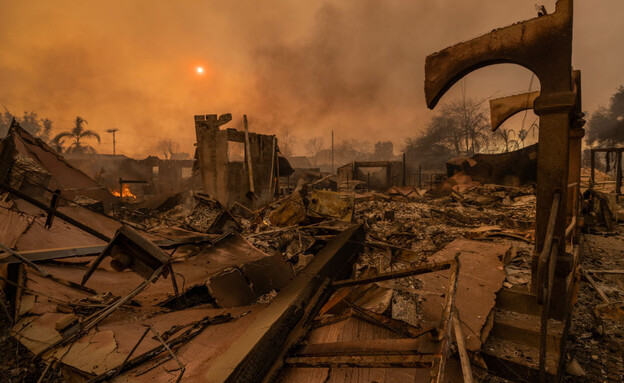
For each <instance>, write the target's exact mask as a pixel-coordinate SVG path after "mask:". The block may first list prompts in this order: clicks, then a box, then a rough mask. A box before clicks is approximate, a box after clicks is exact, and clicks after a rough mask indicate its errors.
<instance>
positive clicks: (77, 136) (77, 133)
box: [52, 116, 100, 153]
mask: <svg viewBox="0 0 624 383" xmlns="http://www.w3.org/2000/svg"><path fill="white" fill-rule="evenodd" d="M83 123H84V124H87V121H86V120H84V119H83V118H82V117H80V116H76V122H75V123H74V128H73V129H72V130H71V131H68V132H67V131H66V132H61V133H59V134H57V135H56V136H55V137H54V138H53V139H52V142H53V143H55V144H56V146H57V147H60V146H61V144H62V143H63V139H65V138H71V139H72V140H73V142H72V143H71V144H70V145H69V147H68V148H67V150H66V151H65V152H66V153H95V149H94V148H93V147H92V146H90V145H85V144H83V143H81V142H80V140H81V139H83V138H92V137H95V138H97V141H98V143H100V135H99V134H97V133H96V132H94V131H93V130H90V129H84V128H83Z"/></svg>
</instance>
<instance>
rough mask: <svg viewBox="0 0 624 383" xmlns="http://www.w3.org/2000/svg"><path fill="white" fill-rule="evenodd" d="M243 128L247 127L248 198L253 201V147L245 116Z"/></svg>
mask: <svg viewBox="0 0 624 383" xmlns="http://www.w3.org/2000/svg"><path fill="white" fill-rule="evenodd" d="M243 126H244V127H245V156H246V157H247V173H248V174H249V192H248V193H247V194H248V196H247V197H248V198H249V199H251V200H253V199H254V197H255V198H257V196H256V191H255V188H254V179H253V170H252V168H251V163H252V161H251V145H250V143H249V128H248V127H247V115H246V114H245V115H243Z"/></svg>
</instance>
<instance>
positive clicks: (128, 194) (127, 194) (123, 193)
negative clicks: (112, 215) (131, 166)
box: [110, 185, 136, 199]
mask: <svg viewBox="0 0 624 383" xmlns="http://www.w3.org/2000/svg"><path fill="white" fill-rule="evenodd" d="M110 192H111V193H113V195H114V196H115V197H119V190H111V191H110ZM121 196H122V197H123V198H133V199H136V196H135V195H134V194H132V192H131V191H130V188H129V187H128V185H123V187H122V189H121Z"/></svg>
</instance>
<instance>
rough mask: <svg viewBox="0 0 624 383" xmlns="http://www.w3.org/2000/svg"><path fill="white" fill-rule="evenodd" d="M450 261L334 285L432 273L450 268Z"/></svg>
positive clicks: (339, 284) (349, 280)
mask: <svg viewBox="0 0 624 383" xmlns="http://www.w3.org/2000/svg"><path fill="white" fill-rule="evenodd" d="M450 262H452V261H449V263H426V264H424V265H421V266H417V267H413V268H409V269H405V270H399V271H392V272H389V273H383V274H379V275H375V276H374V277H364V278H352V279H343V280H340V281H334V282H332V286H333V287H347V286H355V285H365V284H368V283H373V282H381V281H387V280H391V279H399V278H405V277H410V276H414V275H420V274H426V273H432V272H434V271H440V270H448V269H450V268H451V264H450Z"/></svg>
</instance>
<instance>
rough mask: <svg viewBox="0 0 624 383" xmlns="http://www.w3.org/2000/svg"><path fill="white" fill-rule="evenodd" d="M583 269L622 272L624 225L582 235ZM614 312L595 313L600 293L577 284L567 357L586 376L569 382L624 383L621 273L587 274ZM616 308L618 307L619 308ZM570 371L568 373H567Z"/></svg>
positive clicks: (623, 286) (585, 284)
mask: <svg viewBox="0 0 624 383" xmlns="http://www.w3.org/2000/svg"><path fill="white" fill-rule="evenodd" d="M583 250H584V254H583V259H582V267H583V269H585V270H624V224H620V225H618V226H617V227H616V230H615V232H614V233H593V234H585V235H584V249H583ZM590 275H591V276H592V277H593V279H594V280H595V281H596V283H597V285H598V287H599V288H600V289H601V290H602V291H603V292H604V293H605V294H606V296H607V297H608V299H609V301H610V302H620V304H619V305H617V304H616V305H613V306H612V307H615V309H613V310H610V311H609V312H608V313H603V314H597V313H596V312H595V310H596V306H598V305H601V304H602V303H603V301H602V300H601V298H600V296H599V294H598V293H597V292H596V290H595V289H594V288H593V287H592V285H591V284H590V283H589V282H588V281H587V280H585V278H584V279H583V281H582V282H581V285H580V290H579V297H578V302H577V303H576V306H575V309H574V313H573V317H572V327H571V331H570V336H569V338H568V355H569V357H570V360H573V359H575V360H576V361H577V362H578V364H579V365H580V367H581V368H582V369H583V371H584V372H585V374H586V376H579V377H574V376H571V375H567V376H566V381H568V382H618V383H619V382H623V381H624V311H623V308H622V301H624V274H600V273H590ZM618 307H619V308H618ZM568 371H569V370H568Z"/></svg>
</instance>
